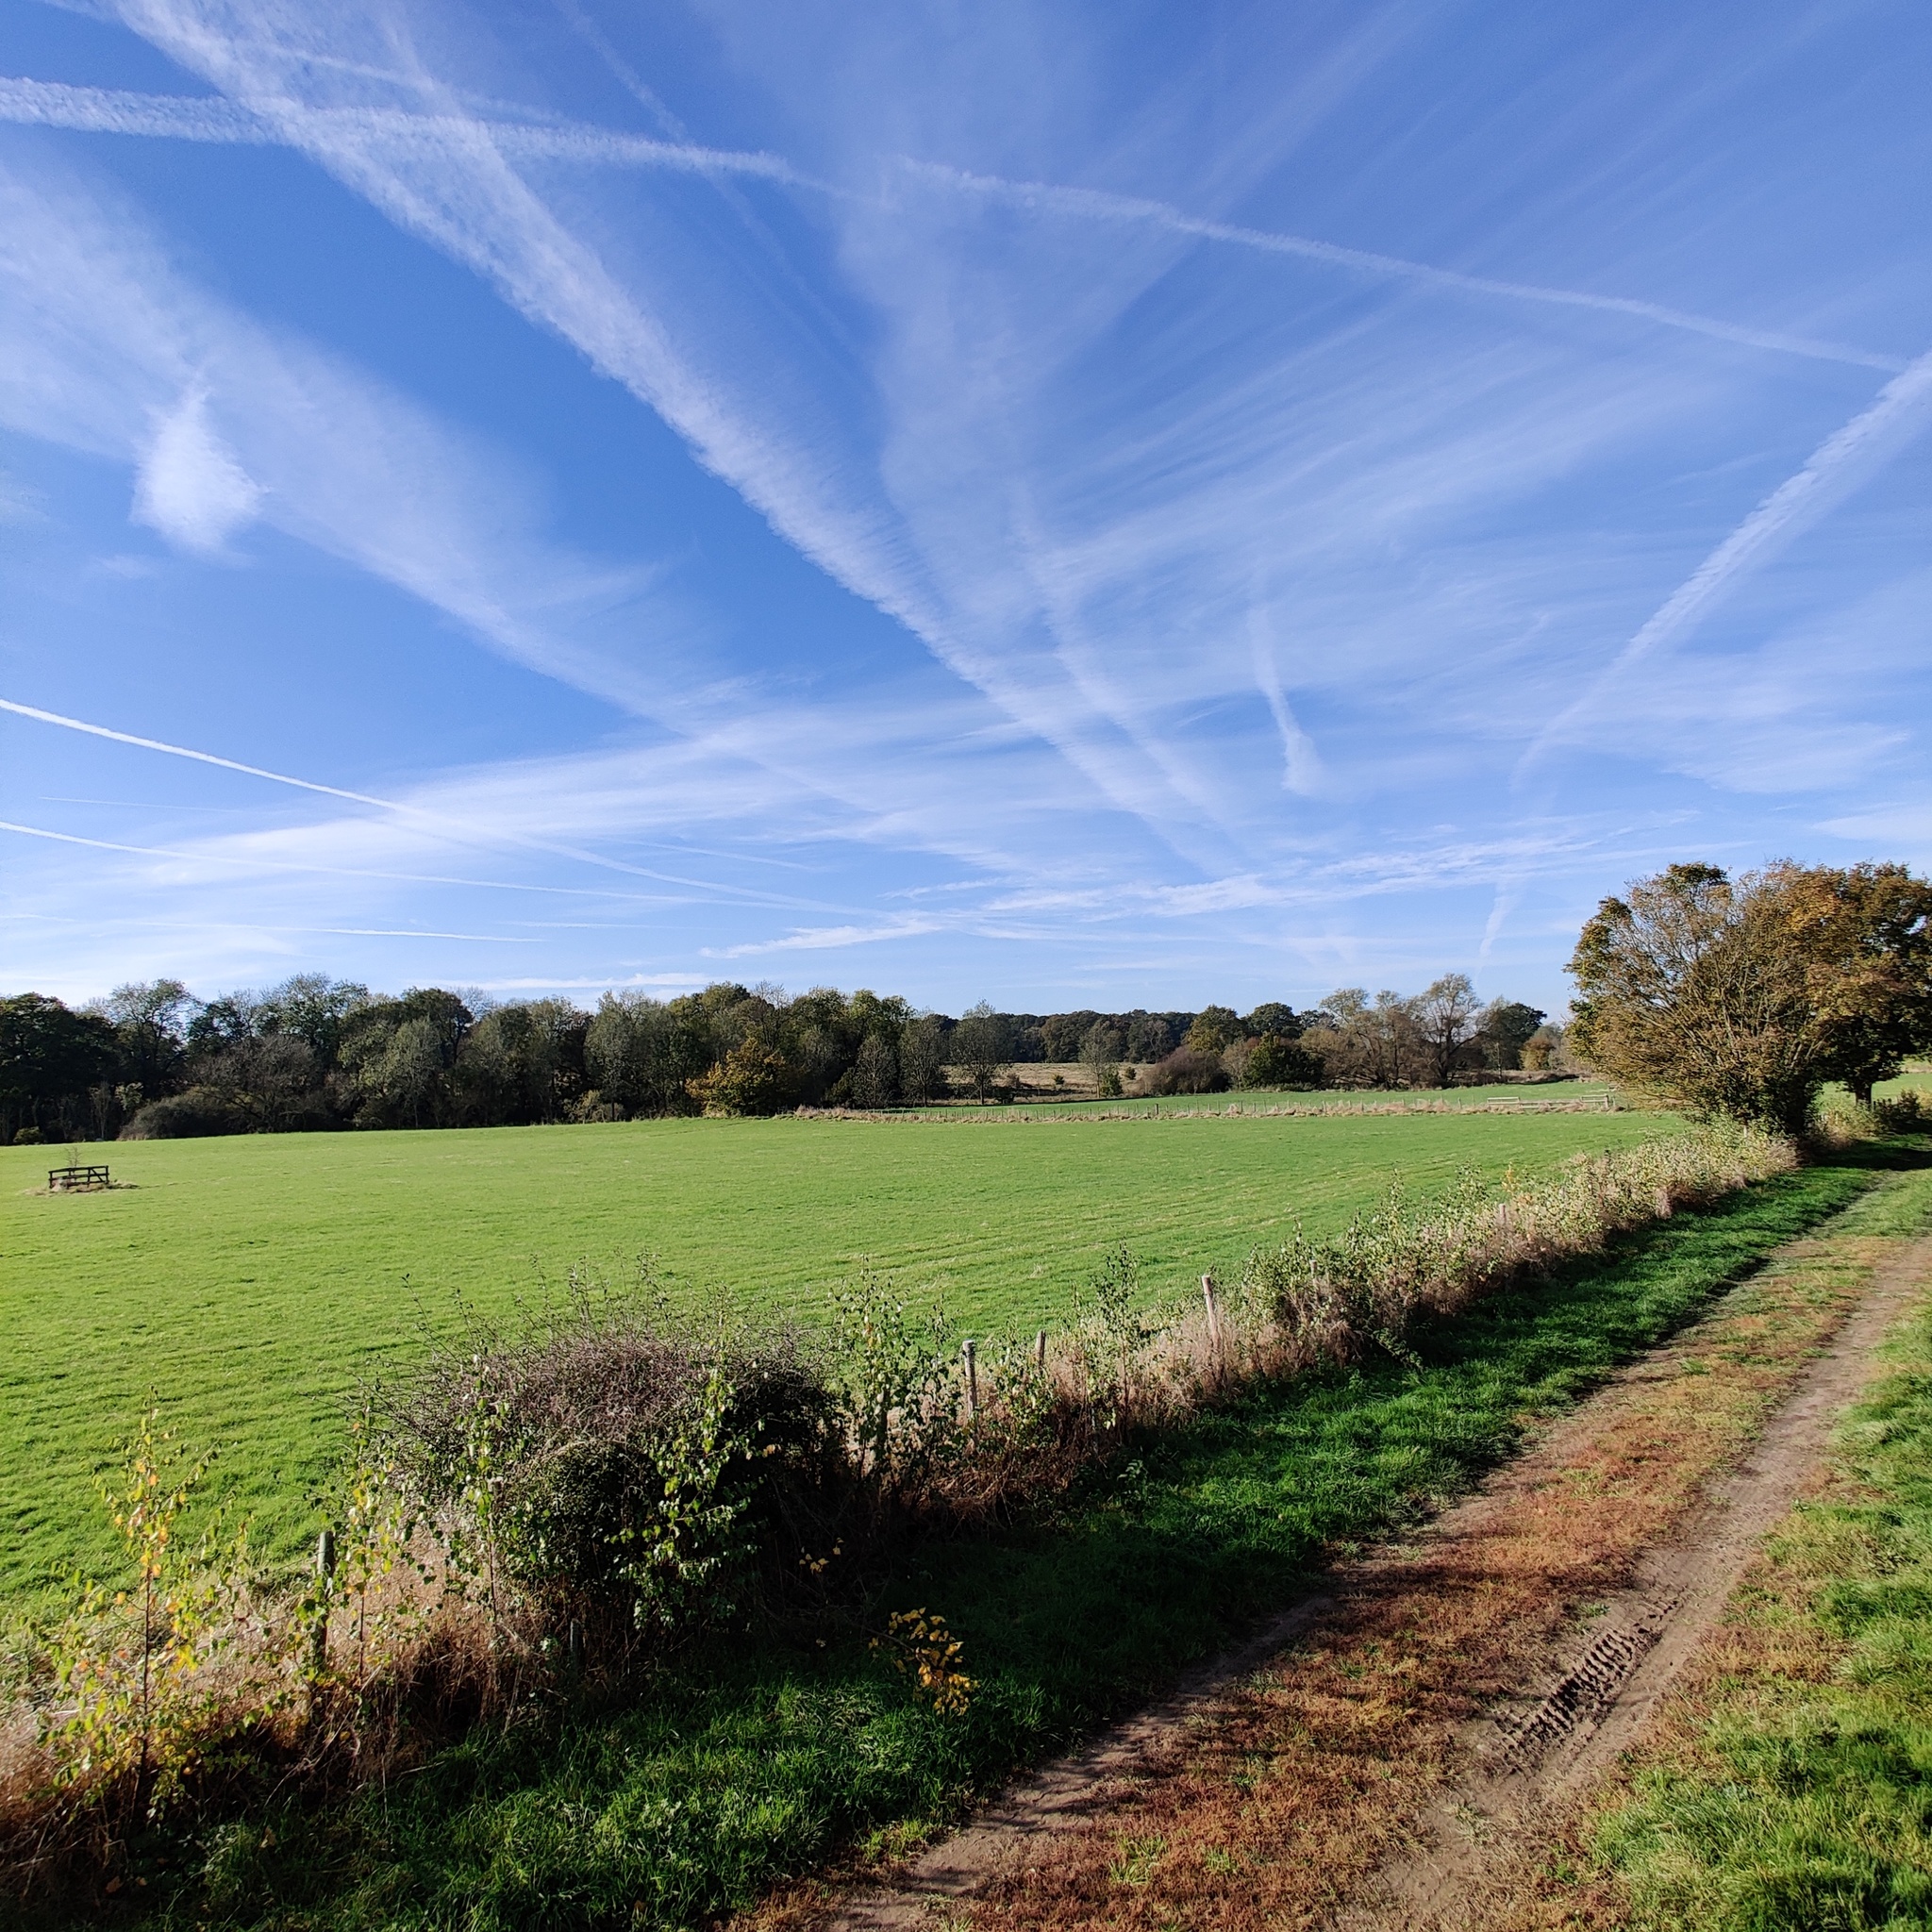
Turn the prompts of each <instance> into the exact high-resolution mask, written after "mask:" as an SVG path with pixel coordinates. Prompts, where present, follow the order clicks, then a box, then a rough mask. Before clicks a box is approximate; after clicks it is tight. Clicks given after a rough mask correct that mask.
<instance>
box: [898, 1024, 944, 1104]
mask: <svg viewBox="0 0 1932 1932" xmlns="http://www.w3.org/2000/svg"><path fill="white" fill-rule="evenodd" d="M945 1081H946V1032H945V1027H944V1025H943V1024H941V1020H940V1017H939V1015H938V1014H937V1013H924V1014H922V1015H921V1016H920V1017H919V1018H918V1019H916V1020H908V1021H907V1023H906V1024H905V1026H904V1027H903V1028H902V1029H901V1031H900V1034H899V1091H900V1093H901V1094H902V1095H903V1096H904V1097H905V1098H906V1099H908V1100H915V1101H916V1100H937V1099H938V1098H939V1097H940V1095H941V1093H943V1092H944V1091H945Z"/></svg>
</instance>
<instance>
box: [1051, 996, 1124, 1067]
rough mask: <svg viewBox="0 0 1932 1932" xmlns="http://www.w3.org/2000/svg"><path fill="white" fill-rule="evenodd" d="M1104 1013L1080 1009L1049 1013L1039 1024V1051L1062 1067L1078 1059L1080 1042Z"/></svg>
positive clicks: (1100, 1019)
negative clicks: (1072, 1011) (1069, 1011)
mask: <svg viewBox="0 0 1932 1932" xmlns="http://www.w3.org/2000/svg"><path fill="white" fill-rule="evenodd" d="M1106 1017H1107V1015H1106V1014H1104V1013H1096V1012H1094V1011H1093V1010H1092V1009H1091V1008H1088V1007H1082V1008H1080V1009H1079V1011H1078V1012H1074V1013H1049V1014H1048V1015H1047V1016H1046V1018H1045V1019H1044V1020H1042V1021H1041V1023H1040V1051H1041V1054H1042V1056H1043V1057H1044V1058H1047V1059H1049V1060H1058V1061H1059V1062H1061V1064H1062V1065H1064V1064H1065V1063H1066V1062H1067V1061H1068V1060H1076V1059H1078V1058H1080V1042H1081V1041H1083V1040H1085V1039H1086V1038H1087V1036H1088V1034H1090V1033H1091V1032H1092V1030H1093V1029H1094V1027H1095V1026H1097V1025H1098V1024H1100V1023H1101V1021H1102V1020H1104V1019H1105V1018H1106Z"/></svg>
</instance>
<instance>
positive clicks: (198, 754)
mask: <svg viewBox="0 0 1932 1932" xmlns="http://www.w3.org/2000/svg"><path fill="white" fill-rule="evenodd" d="M0 711H11V712H12V713H13V714H14V716H15V717H18V718H32V719H35V720H36V721H37V722H38V723H40V724H58V725H59V726H60V727H61V729H62V730H65V731H84V732H86V733H87V735H88V736H89V737H90V738H107V739H111V740H112V741H114V742H115V743H116V744H134V745H139V746H140V747H141V749H142V751H162V752H166V753H167V754H168V756H169V757H170V758H192V759H193V760H194V761H195V763H196V764H200V765H219V766H220V767H221V768H222V770H223V771H225V772H241V773H242V774H244V775H246V776H247V777H250V778H267V779H269V780H271V781H272V782H273V783H275V784H276V785H292V786H294V787H295V788H296V790H297V791H320V792H321V793H323V795H324V796H325V797H327V798H346V799H348V800H349V801H350V802H351V803H352V804H355V805H374V806H377V807H379V808H381V809H382V810H384V811H399V812H413V810H414V808H412V807H410V806H407V805H397V804H396V803H395V802H394V801H393V800H392V799H388V798H372V797H371V796H370V795H369V793H368V792H366V791H343V790H342V789H341V786H340V785H318V784H316V783H315V782H314V780H313V779H309V778H291V777H290V776H289V774H287V773H286V772H269V771H264V770H263V769H262V767H261V766H259V765H244V764H241V763H239V762H238V761H237V760H235V759H234V758H217V757H216V756H215V754H214V753H213V752H211V751H191V750H189V748H188V747H187V746H186V745H184V744H166V743H164V742H163V741H161V740H160V739H158V738H138V737H136V736H135V734H134V733H133V732H131V731H110V730H109V729H108V726H107V725H105V724H88V723H87V722H86V721H85V720H84V719H81V718H66V717H63V716H62V715H61V714H60V713H59V712H58V711H43V710H42V709H40V708H39V707H38V706H35V705H20V704H15V703H14V701H13V700H12V699H11V698H0ZM420 816H423V817H425V818H426V817H428V816H430V814H428V813H426V812H425V813H422V814H420ZM129 849H130V850H132V849H133V848H132V847H130V848H129Z"/></svg>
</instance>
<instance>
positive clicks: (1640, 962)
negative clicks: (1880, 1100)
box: [1570, 862, 1932, 1132]
mask: <svg viewBox="0 0 1932 1932" xmlns="http://www.w3.org/2000/svg"><path fill="white" fill-rule="evenodd" d="M1570 971H1571V973H1572V974H1573V975H1574V978H1575V980H1576V983H1577V989H1578V992H1579V995H1580V997H1579V998H1578V1000H1577V1003H1576V1019H1575V1024H1574V1027H1573V1029H1572V1033H1571V1040H1572V1042H1573V1044H1574V1048H1575V1050H1576V1051H1578V1052H1579V1053H1581V1054H1582V1055H1584V1057H1585V1058H1588V1059H1589V1060H1590V1061H1591V1063H1592V1064H1593V1065H1594V1066H1596V1067H1597V1068H1599V1069H1600V1070H1601V1071H1602V1072H1604V1073H1606V1074H1609V1075H1610V1076H1611V1077H1612V1078H1613V1079H1615V1080H1618V1081H1620V1082H1622V1083H1623V1084H1624V1086H1626V1087H1628V1088H1631V1089H1633V1090H1635V1091H1639V1092H1641V1093H1645V1094H1649V1095H1652V1096H1654V1097H1656V1098H1657V1099H1660V1100H1663V1101H1666V1102H1668V1103H1670V1104H1673V1105H1675V1106H1679V1107H1683V1108H1686V1109H1687V1110H1688V1111H1690V1112H1691V1113H1694V1114H1699V1115H1712V1114H1723V1115H1728V1116H1730V1117H1732V1118H1734V1119H1740V1120H1751V1121H1758V1122H1762V1123H1764V1124H1769V1125H1772V1126H1776V1127H1780V1128H1782V1129H1784V1130H1786V1131H1788V1132H1796V1131H1798V1130H1800V1129H1801V1128H1803V1127H1804V1125H1805V1124H1806V1123H1807V1121H1808V1120H1809V1119H1810V1116H1811V1112H1812V1109H1813V1108H1814V1106H1815V1105H1816V1102H1817V1098H1818V1091H1819V1089H1820V1088H1821V1087H1822V1086H1823V1085H1824V1083H1825V1081H1827V1080H1832V1079H1837V1080H1842V1081H1843V1082H1844V1083H1845V1084H1846V1086H1848V1087H1849V1088H1851V1089H1852V1091H1854V1092H1855V1093H1857V1095H1858V1096H1859V1097H1860V1098H1861V1099H1869V1098H1870V1096H1871V1091H1872V1088H1873V1084H1874V1081H1876V1080H1879V1079H1883V1078H1885V1077H1886V1076H1887V1075H1889V1074H1894V1073H1896V1072H1897V1071H1898V1067H1899V1063H1900V1061H1901V1059H1902V1058H1903V1057H1904V1056H1905V1055H1906V1054H1907V1053H1909V1052H1911V1051H1913V1050H1914V1049H1915V1048H1917V1047H1920V1046H1923V1045H1925V1044H1927V1043H1932V886H1928V885H1927V884H1926V883H1925V881H1924V880H1923V879H1919V878H1916V877H1914V876H1913V874H1911V873H1909V872H1908V871H1907V869H1906V868H1905V867H1903V866H1897V865H1860V866H1854V867H1850V868H1835V867H1828V866H1808V867H1807V866H1800V865H1796V864H1793V863H1790V862H1786V863H1782V864H1778V865H1774V866H1770V867H1767V868H1766V869H1765V870H1764V871H1762V872H1759V873H1751V874H1745V875H1744V876H1743V877H1741V878H1740V879H1738V880H1736V881H1735V882H1734V881H1733V880H1732V879H1731V878H1730V877H1729V875H1728V874H1725V873H1724V872H1723V871H1721V870H1720V869H1719V868H1718V867H1716V866H1714V865H1674V866H1671V867H1670V868H1669V869H1668V870H1667V871H1665V872H1662V873H1659V874H1657V876H1656V877H1654V878H1649V879H1641V880H1639V881H1638V882H1637V883H1636V884H1635V885H1633V886H1631V887H1630V888H1629V890H1628V892H1627V894H1626V895H1625V896H1624V897H1622V898H1609V899H1606V900H1605V901H1604V902H1603V903H1602V905H1601V906H1600V907H1599V908H1597V911H1596V914H1595V916H1594V917H1593V918H1592V919H1591V920H1590V922H1589V923H1588V924H1586V925H1585V926H1584V928H1583V931H1582V934H1581V935H1580V936H1579V938H1578V941H1577V945H1576V952H1575V955H1574V958H1572V959H1571V962H1570Z"/></svg>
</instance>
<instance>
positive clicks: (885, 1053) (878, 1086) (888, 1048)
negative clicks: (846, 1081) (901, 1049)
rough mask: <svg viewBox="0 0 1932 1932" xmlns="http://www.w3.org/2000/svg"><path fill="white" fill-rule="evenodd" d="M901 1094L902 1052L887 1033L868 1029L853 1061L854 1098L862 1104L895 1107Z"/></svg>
mask: <svg viewBox="0 0 1932 1932" xmlns="http://www.w3.org/2000/svg"><path fill="white" fill-rule="evenodd" d="M898 1097H899V1056H898V1054H897V1053H896V1052H895V1051H894V1050H893V1047H892V1042H891V1040H889V1039H888V1038H887V1037H886V1035H884V1034H883V1033H868V1034H867V1035H866V1036H865V1038H864V1039H863V1040H861V1041H859V1042H858V1058H857V1059H855V1060H854V1061H853V1062H852V1098H853V1100H854V1101H855V1102H856V1103H857V1104H858V1106H860V1107H866V1108H880V1107H891V1104H892V1103H893V1101H895V1100H897V1099H898Z"/></svg>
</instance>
